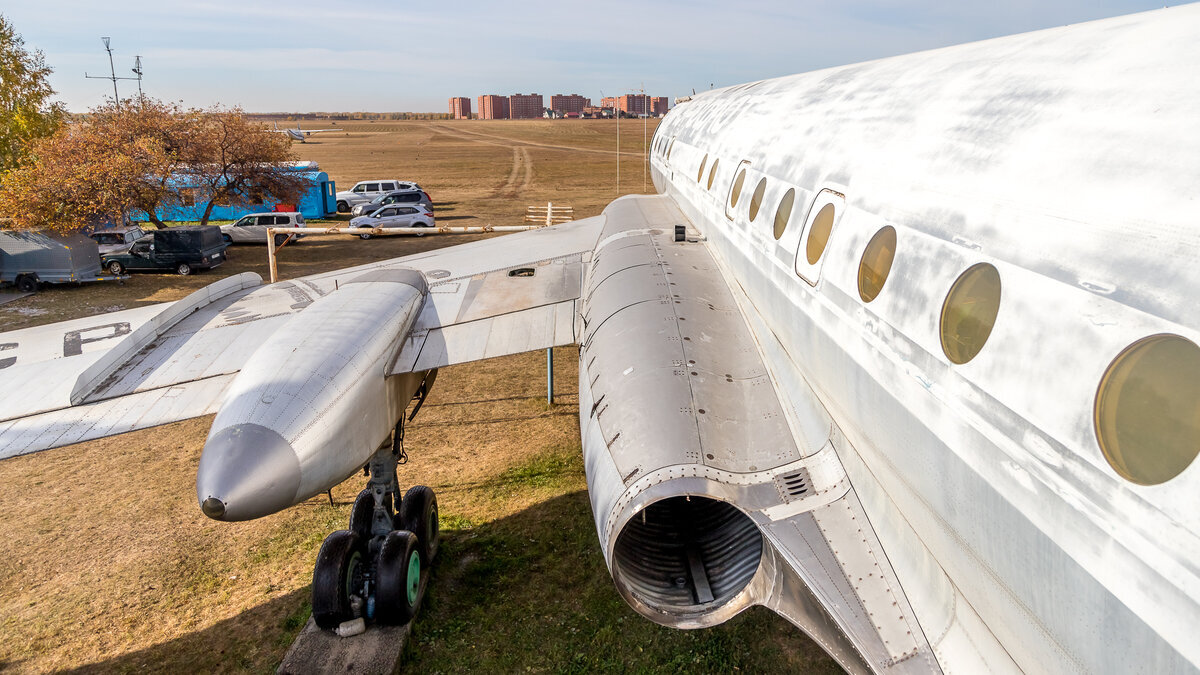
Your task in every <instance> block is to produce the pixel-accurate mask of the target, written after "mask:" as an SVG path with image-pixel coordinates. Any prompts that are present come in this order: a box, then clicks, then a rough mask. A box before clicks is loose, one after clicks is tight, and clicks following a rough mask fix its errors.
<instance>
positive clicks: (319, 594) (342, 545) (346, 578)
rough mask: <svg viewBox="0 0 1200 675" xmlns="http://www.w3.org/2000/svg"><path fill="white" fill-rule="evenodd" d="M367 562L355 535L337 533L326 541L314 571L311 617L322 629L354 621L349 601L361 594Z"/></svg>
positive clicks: (339, 531) (347, 532)
mask: <svg viewBox="0 0 1200 675" xmlns="http://www.w3.org/2000/svg"><path fill="white" fill-rule="evenodd" d="M365 563H366V560H365V559H364V557H363V550H362V544H361V542H360V540H359V538H358V535H357V534H355V533H353V532H351V531H350V530H338V531H337V532H334V533H332V534H330V535H329V536H328V537H325V542H324V543H322V544H321V551H320V552H319V553H317V564H316V566H315V567H314V568H313V585H312V613H313V620H314V621H316V622H317V625H318V626H320V627H321V628H325V629H332V628H337V627H338V624H340V623H342V622H343V621H349V620H350V619H353V618H354V610H353V608H352V607H351V605H350V597H351V596H352V595H356V594H357V593H358V592H360V590H361V584H362V573H363V571H364V570H365V567H366V565H365Z"/></svg>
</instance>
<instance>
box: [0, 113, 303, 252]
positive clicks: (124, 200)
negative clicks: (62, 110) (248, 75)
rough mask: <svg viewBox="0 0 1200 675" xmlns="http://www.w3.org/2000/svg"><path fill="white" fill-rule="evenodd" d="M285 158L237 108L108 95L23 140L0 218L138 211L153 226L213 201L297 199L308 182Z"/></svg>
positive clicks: (59, 224) (23, 223)
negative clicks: (82, 116)
mask: <svg viewBox="0 0 1200 675" xmlns="http://www.w3.org/2000/svg"><path fill="white" fill-rule="evenodd" d="M293 161H294V157H293V155H292V153H291V140H290V139H288V138H287V137H286V136H283V135H281V134H273V133H268V132H266V131H264V130H263V129H262V128H261V127H260V126H257V125H254V124H252V123H250V122H248V121H247V120H246V118H245V116H244V115H243V114H242V112H241V111H240V110H238V109H221V108H212V109H208V110H198V109H187V110H185V109H182V108H180V107H179V106H178V105H176V104H173V103H163V102H161V101H157V100H154V99H152V98H148V97H143V98H139V99H137V100H126V101H123V102H120V103H116V102H109V103H106V104H105V105H102V106H100V107H98V108H94V109H92V111H91V113H90V114H89V116H88V118H87V119H86V120H83V121H80V122H79V123H76V124H72V125H67V126H64V127H61V128H60V129H59V130H58V131H57V132H56V133H54V134H53V135H52V136H50V137H48V138H46V139H43V140H41V141H38V142H35V143H34V144H33V145H32V147H31V152H30V155H29V157H28V159H27V161H26V162H24V163H23V164H22V165H21V166H20V167H18V168H17V169H14V170H11V171H9V172H8V173H6V174H5V176H4V179H3V184H2V185H3V189H0V216H8V217H9V218H11V220H12V224H13V226H14V227H17V228H22V229H52V230H58V231H70V230H75V229H78V228H79V227H81V226H83V225H87V224H91V223H96V222H102V221H120V220H121V219H122V218H123V217H124V216H125V215H127V214H129V213H130V212H142V213H144V214H145V216H146V217H147V218H149V219H150V220H151V221H152V222H154V223H155V224H156V225H158V226H160V227H162V226H164V224H163V219H164V218H170V217H171V216H173V215H174V216H176V217H177V216H179V215H180V210H181V209H183V208H185V207H187V208H188V209H189V210H190V209H191V208H192V207H194V205H195V204H204V210H203V214H202V217H201V220H200V223H201V224H206V223H207V222H208V219H209V218H210V217H211V215H212V211H213V208H214V207H216V206H217V205H230V206H251V205H254V204H259V203H262V201H263V200H264V199H265V198H273V199H276V200H278V201H281V202H295V201H297V200H298V199H299V197H300V195H301V194H302V193H303V191H304V190H305V189H306V188H307V187H308V185H307V181H306V179H305V178H304V177H303V176H302V175H301V173H300V172H299V171H297V170H296V169H295V168H294V167H293V165H292V162H293Z"/></svg>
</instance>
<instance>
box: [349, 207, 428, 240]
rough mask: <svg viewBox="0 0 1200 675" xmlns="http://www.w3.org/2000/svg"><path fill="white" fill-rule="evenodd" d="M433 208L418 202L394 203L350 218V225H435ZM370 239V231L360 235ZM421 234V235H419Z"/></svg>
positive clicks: (371, 226)
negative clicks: (365, 214) (411, 204)
mask: <svg viewBox="0 0 1200 675" xmlns="http://www.w3.org/2000/svg"><path fill="white" fill-rule="evenodd" d="M433 225H434V219H433V209H432V208H430V207H428V206H425V205H424V204H418V205H417V206H400V205H398V204H392V205H390V206H385V207H383V208H382V209H379V210H378V211H376V212H375V213H372V214H371V215H369V216H359V217H357V218H351V219H350V227H351V228H352V229H357V228H372V229H373V228H376V227H381V228H393V227H433ZM358 236H360V237H362V238H363V239H370V238H371V235H370V234H369V233H365V234H360V235H358ZM418 236H420V235H418Z"/></svg>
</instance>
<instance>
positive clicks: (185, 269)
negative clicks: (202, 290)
mask: <svg viewBox="0 0 1200 675" xmlns="http://www.w3.org/2000/svg"><path fill="white" fill-rule="evenodd" d="M175 271H176V272H179V274H180V275H181V276H185V277H186V276H187V275H189V274H191V273H192V266H191V265H189V264H187V263H179V266H178V267H176V268H175Z"/></svg>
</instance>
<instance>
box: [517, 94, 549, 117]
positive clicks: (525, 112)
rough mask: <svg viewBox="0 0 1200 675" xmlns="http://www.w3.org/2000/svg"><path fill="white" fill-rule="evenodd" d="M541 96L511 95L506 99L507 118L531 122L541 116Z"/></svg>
mask: <svg viewBox="0 0 1200 675" xmlns="http://www.w3.org/2000/svg"><path fill="white" fill-rule="evenodd" d="M542 109H543V106H542V95H541V94H513V95H512V96H509V97H508V113H509V118H510V119H514V120H531V119H537V118H539V117H541V116H542Z"/></svg>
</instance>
